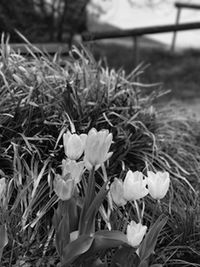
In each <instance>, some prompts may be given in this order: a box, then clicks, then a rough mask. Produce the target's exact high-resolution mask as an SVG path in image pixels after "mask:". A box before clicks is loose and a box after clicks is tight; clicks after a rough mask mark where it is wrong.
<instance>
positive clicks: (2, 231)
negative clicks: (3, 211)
mask: <svg viewBox="0 0 200 267" xmlns="http://www.w3.org/2000/svg"><path fill="white" fill-rule="evenodd" d="M7 244H8V235H7V231H6V225H5V224H3V225H0V261H1V257H2V253H3V249H4V247H5V246H6V245H7Z"/></svg>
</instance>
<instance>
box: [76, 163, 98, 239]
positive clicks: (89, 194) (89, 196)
mask: <svg viewBox="0 0 200 267" xmlns="http://www.w3.org/2000/svg"><path fill="white" fill-rule="evenodd" d="M94 173H95V168H94V167H93V168H92V170H91V171H90V174H89V177H88V185H87V190H86V192H85V201H84V204H83V208H82V210H81V215H80V220H79V232H80V234H82V233H83V232H84V230H85V229H84V227H85V224H84V223H85V220H86V218H85V215H86V213H87V210H88V209H89V207H90V205H91V203H92V201H93V199H94V197H95V179H94Z"/></svg>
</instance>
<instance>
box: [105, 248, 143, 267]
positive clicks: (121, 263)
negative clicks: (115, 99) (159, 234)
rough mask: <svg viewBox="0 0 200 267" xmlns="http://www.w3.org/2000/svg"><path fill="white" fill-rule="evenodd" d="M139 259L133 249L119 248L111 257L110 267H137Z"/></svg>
mask: <svg viewBox="0 0 200 267" xmlns="http://www.w3.org/2000/svg"><path fill="white" fill-rule="evenodd" d="M139 262H140V258H139V257H138V255H137V254H136V253H135V248H133V247H125V246H123V247H120V248H119V249H118V250H117V251H116V252H115V254H114V256H113V257H112V261H111V265H110V267H137V266H138V264H139Z"/></svg>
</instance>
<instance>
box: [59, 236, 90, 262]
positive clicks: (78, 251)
mask: <svg viewBox="0 0 200 267" xmlns="http://www.w3.org/2000/svg"><path fill="white" fill-rule="evenodd" d="M93 240H94V236H90V235H81V236H79V237H78V238H77V239H76V240H74V241H73V242H71V243H69V244H68V245H67V246H66V247H65V248H64V249H63V257H62V265H61V267H68V266H69V264H70V263H72V262H74V261H75V260H76V259H77V258H78V257H79V256H80V255H82V254H83V253H85V252H86V251H88V249H89V248H90V247H91V245H92V242H93Z"/></svg>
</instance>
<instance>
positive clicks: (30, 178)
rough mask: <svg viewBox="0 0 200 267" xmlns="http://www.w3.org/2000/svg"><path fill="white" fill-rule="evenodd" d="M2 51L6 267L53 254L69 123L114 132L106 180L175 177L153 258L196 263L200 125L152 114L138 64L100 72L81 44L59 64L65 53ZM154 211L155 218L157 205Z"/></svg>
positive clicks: (0, 141)
mask: <svg viewBox="0 0 200 267" xmlns="http://www.w3.org/2000/svg"><path fill="white" fill-rule="evenodd" d="M0 50H1V66H0V76H1V79H0V83H1V84H0V86H1V90H0V96H1V97H0V102H1V103H0V128H1V134H0V153H1V155H0V157H1V165H0V166H1V176H5V177H6V178H7V179H8V180H9V181H10V191H9V194H10V202H9V203H10V211H9V212H10V213H9V216H10V223H9V225H8V232H9V235H10V236H11V237H12V239H13V240H14V241H12V242H11V241H10V242H9V244H8V247H7V249H6V250H5V252H4V255H3V256H4V257H3V260H4V266H10V265H8V264H10V263H12V264H13V265H12V266H14V264H15V263H16V259H18V262H19V259H20V257H21V258H24V257H26V256H27V255H28V257H29V259H30V258H32V259H35V257H36V255H37V257H38V258H39V257H40V258H41V259H43V262H42V261H40V266H43V265H42V264H46V263H45V259H46V258H48V257H49V258H50V256H48V255H52V254H54V253H55V251H54V250H53V251H52V250H50V248H49V247H51V246H49V244H50V243H51V242H52V234H53V233H52V226H51V216H52V207H53V206H54V205H55V203H56V201H57V199H56V197H55V195H54V194H53V192H52V191H53V190H52V180H53V176H54V173H55V171H56V170H57V168H58V167H59V166H60V164H61V160H62V158H63V157H64V152H63V146H62V134H63V133H64V132H65V131H66V129H67V128H68V127H69V117H70V118H71V120H72V121H73V122H74V124H75V127H76V130H77V132H78V133H82V132H88V130H89V129H90V128H92V127H95V128H96V129H98V130H100V129H103V128H106V129H109V131H111V132H112V133H113V136H114V137H113V139H114V143H113V145H112V148H111V150H112V151H113V152H114V153H113V156H112V158H111V160H110V165H109V168H108V175H109V176H111V177H115V176H119V175H120V173H121V172H122V170H123V166H125V168H126V169H128V168H130V169H132V170H133V171H134V170H140V171H143V172H144V173H145V172H146V171H147V170H148V169H151V170H167V171H168V172H169V173H170V175H171V178H172V186H171V190H170V194H169V197H168V199H167V200H166V201H165V203H163V210H165V211H166V212H167V213H168V214H169V216H170V220H169V222H168V225H167V229H166V231H165V233H163V235H162V237H161V238H160V241H159V244H158V248H157V251H156V254H155V257H154V258H155V261H156V262H160V263H162V264H163V263H165V264H166V265H168V266H174V265H173V264H176V263H177V264H182V265H184V264H185V262H186V260H187V261H188V262H189V263H188V264H192V263H198V257H199V255H198V253H199V252H198V251H199V248H200V243H199V233H200V224H199V220H200V218H199V215H198V214H199V211H200V202H199V199H198V194H197V190H198V188H199V184H200V178H199V177H200V168H199V164H200V163H199V160H200V147H199V139H198V138H199V137H198V136H199V134H200V126H199V125H198V123H197V122H195V121H192V120H191V119H189V118H188V119H187V118H186V117H184V118H183V117H181V116H179V117H177V116H176V115H175V114H174V111H173V110H172V109H170V108H169V109H166V108H163V109H159V110H157V109H155V108H154V105H153V103H154V101H155V100H156V99H157V98H159V94H158V92H152V93H151V94H149V95H147V94H146V92H144V90H143V88H145V87H146V86H148V85H144V84H140V83H138V79H137V78H138V76H139V75H140V74H141V72H142V70H141V68H140V67H138V68H136V69H134V70H133V71H132V72H131V73H130V74H129V75H128V76H127V75H126V73H125V72H124V71H123V70H119V71H115V70H114V69H108V68H103V67H102V66H101V65H100V64H99V63H97V62H96V61H95V60H94V58H93V56H92V55H91V54H90V53H89V52H88V51H86V50H84V49H83V50H82V51H80V50H78V49H77V48H74V49H73V50H72V53H71V55H70V57H67V58H64V59H63V58H62V60H61V58H60V57H59V55H55V57H54V58H53V59H52V58H51V57H49V56H48V55H45V54H42V55H41V56H40V57H37V56H35V55H34V54H33V53H32V52H31V50H29V52H30V54H31V55H30V57H23V56H22V55H20V53H15V52H14V51H12V50H11V49H10V47H9V44H8V43H4V42H2V44H1V48H0ZM61 61H62V62H61ZM61 65H62V67H61ZM147 210H148V213H149V214H151V213H152V205H151V201H150V200H149V202H148V203H147ZM191 216H192V219H191ZM13 229H15V231H13ZM41 248H42V250H41ZM38 251H40V253H38ZM41 251H42V252H41ZM48 253H49V254H48ZM19 255H20V257H19ZM42 256H45V257H44V258H43V257H42ZM38 258H37V260H38ZM27 261H28V260H27ZM9 262H10V263H9ZM6 264H7V265H6ZM16 264H17V263H16ZM16 266H18V265H16ZM44 266H45V265H44Z"/></svg>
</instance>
